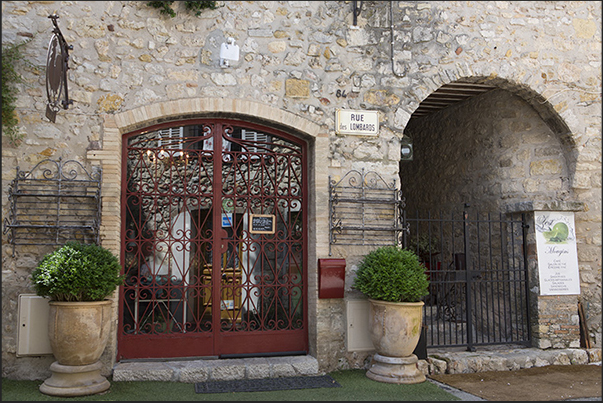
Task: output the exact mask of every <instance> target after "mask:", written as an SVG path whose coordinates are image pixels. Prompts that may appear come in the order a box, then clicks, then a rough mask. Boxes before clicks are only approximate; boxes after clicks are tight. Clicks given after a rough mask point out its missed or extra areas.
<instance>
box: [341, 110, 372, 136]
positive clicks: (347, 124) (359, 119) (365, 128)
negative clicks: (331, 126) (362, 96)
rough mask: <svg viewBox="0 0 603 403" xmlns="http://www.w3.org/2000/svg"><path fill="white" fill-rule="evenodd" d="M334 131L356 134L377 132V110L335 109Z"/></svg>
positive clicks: (367, 134) (368, 134)
mask: <svg viewBox="0 0 603 403" xmlns="http://www.w3.org/2000/svg"><path fill="white" fill-rule="evenodd" d="M335 132H336V133H337V134H355V135H358V136H377V135H378V134H379V111H353V110H350V109H337V110H335Z"/></svg>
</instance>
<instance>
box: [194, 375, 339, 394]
mask: <svg viewBox="0 0 603 403" xmlns="http://www.w3.org/2000/svg"><path fill="white" fill-rule="evenodd" d="M340 387H341V385H340V384H339V383H338V382H337V381H336V380H335V379H333V378H331V377H330V376H329V375H320V376H291V377H283V378H264V379H241V380H235V381H208V382H197V383H195V392H196V393H234V392H268V391H272V390H291V389H316V388H340Z"/></svg>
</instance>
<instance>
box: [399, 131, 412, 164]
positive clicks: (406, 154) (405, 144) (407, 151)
mask: <svg viewBox="0 0 603 403" xmlns="http://www.w3.org/2000/svg"><path fill="white" fill-rule="evenodd" d="M412 155H413V149H412V139H411V138H410V137H408V136H404V137H402V139H401V140H400V160H401V161H412Z"/></svg>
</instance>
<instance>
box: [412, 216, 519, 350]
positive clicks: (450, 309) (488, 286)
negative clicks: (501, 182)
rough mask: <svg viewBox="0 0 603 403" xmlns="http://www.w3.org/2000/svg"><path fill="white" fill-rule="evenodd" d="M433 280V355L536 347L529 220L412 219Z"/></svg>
mask: <svg viewBox="0 0 603 403" xmlns="http://www.w3.org/2000/svg"><path fill="white" fill-rule="evenodd" d="M403 219H404V222H405V224H406V226H407V228H408V231H409V232H408V233H405V234H404V236H403V244H404V246H406V247H408V248H411V249H412V250H414V251H415V252H416V253H417V254H418V255H419V258H420V259H421V261H422V262H423V263H424V264H425V266H426V269H427V271H426V272H427V274H428V276H429V280H430V288H429V291H430V293H429V295H428V296H427V297H425V310H424V324H425V326H426V327H427V329H426V330H427V340H426V345H427V346H428V347H443V346H466V347H467V349H468V350H471V351H472V350H474V348H475V346H480V345H494V344H522V345H529V344H530V338H531V335H530V326H529V323H530V318H529V310H528V275H527V263H526V262H527V261H526V255H525V250H526V231H527V224H526V222H525V216H524V215H521V216H520V217H519V216H518V217H507V216H505V215H503V214H502V213H501V214H498V215H497V216H494V215H493V214H491V213H487V214H481V213H479V212H475V213H472V214H470V213H469V212H468V211H463V212H462V214H458V213H457V214H454V213H453V214H450V216H447V217H444V215H443V214H442V213H440V214H439V215H438V216H432V215H431V214H430V213H427V214H425V215H422V216H421V215H419V213H418V212H417V213H416V214H414V215H413V216H412V217H409V216H408V215H407V214H406V213H405V214H404V217H403Z"/></svg>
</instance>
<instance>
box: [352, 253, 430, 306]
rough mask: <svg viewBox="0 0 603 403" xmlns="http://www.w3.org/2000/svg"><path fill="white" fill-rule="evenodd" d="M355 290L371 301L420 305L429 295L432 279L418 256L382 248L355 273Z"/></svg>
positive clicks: (369, 255)
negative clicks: (430, 279)
mask: <svg viewBox="0 0 603 403" xmlns="http://www.w3.org/2000/svg"><path fill="white" fill-rule="evenodd" d="M354 288H356V289H357V290H359V291H360V292H362V293H363V294H364V295H366V296H367V297H369V298H370V299H375V300H381V301H388V302H419V301H421V299H422V298H423V297H424V296H425V295H427V294H429V280H427V275H426V274H425V266H423V265H422V264H421V262H419V258H418V256H417V255H416V253H414V252H413V251H410V250H408V249H402V248H400V247H398V246H382V247H379V248H377V249H375V250H373V251H371V252H370V253H368V254H367V255H365V256H364V258H363V259H362V261H361V262H360V264H359V266H358V270H357V271H356V279H355V280H354Z"/></svg>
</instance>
